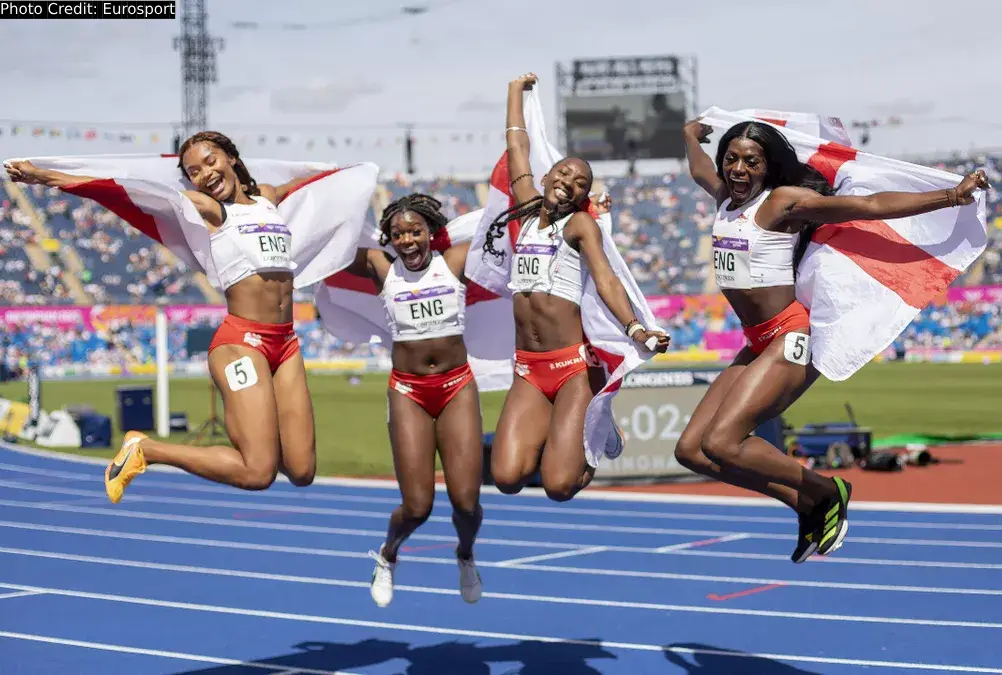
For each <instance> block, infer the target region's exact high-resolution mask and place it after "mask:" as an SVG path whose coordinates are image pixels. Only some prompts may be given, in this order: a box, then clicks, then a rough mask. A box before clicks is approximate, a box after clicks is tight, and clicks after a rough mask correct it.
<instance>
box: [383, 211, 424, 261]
mask: <svg viewBox="0 0 1002 675" xmlns="http://www.w3.org/2000/svg"><path fill="white" fill-rule="evenodd" d="M389 239H390V246H392V247H393V250H394V252H396V254H397V257H398V258H400V261H401V262H402V263H403V264H404V267H406V268H407V269H409V270H410V271H412V272H417V271H419V270H423V269H424V268H425V267H427V266H428V263H429V261H430V260H431V228H430V227H429V226H428V221H427V220H425V219H424V217H423V216H421V215H420V214H417V213H414V212H413V211H403V212H401V213H398V214H397V215H395V216H393V220H391V221H390V236H389Z"/></svg>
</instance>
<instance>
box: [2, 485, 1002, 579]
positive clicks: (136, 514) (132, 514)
mask: <svg viewBox="0 0 1002 675" xmlns="http://www.w3.org/2000/svg"><path fill="white" fill-rule="evenodd" d="M0 506H10V507H13V508H27V509H38V510H43V511H55V512H62V513H74V514H80V513H86V514H89V515H107V516H113V517H119V518H129V519H131V520H138V519H146V520H154V521H166V522H172V523H197V524H204V525H221V526H223V527H234V528H250V529H263V530H277V531H283V532H309V533H313V534H334V535H352V536H371V537H380V538H382V537H384V536H385V534H386V533H385V532H383V531H379V530H352V529H345V528H334V527H322V526H318V525H295V524H288V525H283V524H279V523H260V522H248V521H241V520H230V519H225V518H203V517H199V516H175V515H169V514H160V513H148V512H144V511H122V510H115V509H103V508H93V507H85V506H74V507H69V506H58V505H54V504H38V503H32V502H11V501H4V500H0ZM0 527H13V528H20V529H37V530H42V531H46V530H51V531H59V529H61V530H63V531H67V532H69V531H70V530H74V531H75V532H76V533H78V534H82V533H84V532H87V533H88V534H92V536H108V537H118V538H130V537H134V536H138V535H130V534H128V533H122V532H105V531H89V530H85V529H84V528H59V529H57V526H49V525H28V524H24V523H15V522H12V521H0ZM78 530H79V531H78ZM145 536H148V537H150V539H149V540H150V541H156V540H157V539H156V538H155V537H156V535H145ZM411 538H412V539H429V540H433V541H449V542H453V541H455V537H454V536H441V535H419V534H414V535H412V536H411ZM168 539H175V538H174V537H164V538H163V540H165V541H166V540H168ZM477 543H478V544H491V545H495V544H496V545H500V546H520V547H529V548H559V549H561V550H573V549H577V548H581V547H582V546H591V544H580V543H578V544H553V543H550V542H535V541H520V540H506V539H489V538H478V539H477ZM605 548H606V549H607V550H608V551H615V552H624V553H648V554H656V553H658V551H657V549H653V548H646V547H639V546H612V545H610V546H605ZM662 548H665V547H662ZM260 550H270V547H268V546H267V545H262V548H261V549H260ZM356 555H360V554H355V553H352V554H350V555H348V554H346V556H345V557H355V556H356ZM660 555H688V556H697V557H709V558H726V559H735V560H781V561H789V557H788V556H785V555H776V554H770V553H731V552H727V551H701V550H686V549H682V550H667V551H664V552H663V553H661V554H660ZM405 557H407V558H408V559H409V560H430V559H427V558H424V559H423V558H420V557H412V556H405ZM454 562H455V561H450V564H454ZM808 562H811V563H812V564H817V563H824V564H849V565H877V566H882V567H886V566H895V567H927V568H928V567H931V568H939V569H979V570H1002V564H997V563H965V562H940V561H934V560H928V561H927V560H894V559H880V558H847V557H835V558H809V559H808ZM478 564H482V563H478ZM562 569H569V570H575V569H576V568H562ZM552 571H556V570H552ZM624 574H632V573H629V572H624ZM643 574H644V573H636V575H643Z"/></svg>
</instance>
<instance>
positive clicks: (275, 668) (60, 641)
mask: <svg viewBox="0 0 1002 675" xmlns="http://www.w3.org/2000/svg"><path fill="white" fill-rule="evenodd" d="M0 638H7V639H10V640H26V641H28V642H43V643H46V644H50V645H62V646H64V647H81V648H83V649H96V650H99V651H103V652H118V653H120V654H140V655H142V656H156V657H159V658H163V659H177V660H179V661H194V662H196V663H214V664H216V665H219V666H241V667H244V668H256V669H258V670H270V671H272V675H283V674H285V675H292V674H293V673H302V674H303V675H356V674H355V673H348V672H345V671H342V670H317V669H315V668H298V667H294V668H292V669H291V670H290V669H289V668H290V667H289V666H284V665H280V664H274V665H271V664H267V663H261V662H260V661H241V660H240V659H224V658H220V657H218V656H203V655H201V654H186V653H184V652H168V651H164V650H162V649H143V648H141V647H126V646H124V645H110V644H105V643H103V642H87V641H84V640H67V639H65V638H57V637H49V636H47V635H32V634H29V633H12V632H10V631H0Z"/></svg>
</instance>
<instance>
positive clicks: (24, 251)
mask: <svg viewBox="0 0 1002 675" xmlns="http://www.w3.org/2000/svg"><path fill="white" fill-rule="evenodd" d="M929 164H930V165H931V166H935V167H937V168H942V169H945V170H948V171H952V172H955V173H967V172H970V171H971V170H973V169H974V168H975V167H984V168H985V169H986V171H987V172H988V174H989V179H990V180H991V181H992V183H993V184H999V183H1000V182H1002V158H999V157H994V156H977V157H965V158H960V157H954V158H947V159H943V160H940V161H935V162H930V163H929ZM595 188H596V190H606V191H608V192H609V193H610V195H611V197H612V200H613V205H614V206H613V208H614V210H613V216H614V225H613V236H614V239H615V241H616V244H617V246H618V247H619V249H620V251H621V252H622V253H623V256H624V258H625V259H626V260H627V262H628V263H629V265H630V267H631V269H632V271H633V274H634V276H635V277H636V279H637V281H638V283H639V284H640V287H641V289H642V290H643V291H644V292H645V293H646V294H648V295H683V294H684V295H691V294H700V293H707V292H709V293H712V292H714V291H715V289H714V287H713V281H712V274H710V269H709V265H708V264H707V262H708V253H709V250H710V246H709V235H710V230H711V227H712V222H713V212H714V205H713V203H712V200H711V199H710V198H709V197H708V196H707V195H706V194H704V193H703V192H702V190H700V189H699V188H698V187H697V186H696V185H695V183H694V182H693V181H692V179H691V178H690V177H689V176H688V174H686V173H683V174H668V175H657V176H615V177H604V178H602V177H600V178H599V179H598V180H597V181H596V186H595ZM414 191H420V192H425V193H428V194H432V195H434V196H435V197H437V198H438V199H439V200H440V201H442V203H443V205H444V210H445V213H446V215H447V216H448V217H449V218H455V217H457V216H459V215H462V214H464V213H468V212H469V211H471V210H474V209H477V208H480V206H482V204H483V200H484V198H485V197H486V194H487V186H486V183H484V182H483V181H480V182H477V181H470V180H457V179H452V178H437V179H433V180H412V179H410V178H408V177H405V176H397V177H390V178H389V179H387V180H385V181H384V182H383V183H382V185H381V190H380V191H379V193H377V199H376V200H375V201H374V210H373V218H374V217H375V215H376V214H377V213H378V212H379V210H380V209H381V207H382V206H384V205H385V204H386V203H387V202H388V201H390V200H392V199H396V198H398V197H400V196H403V195H405V194H408V193H410V192H414ZM23 194H24V195H25V196H26V197H27V198H28V200H29V203H30V205H32V206H33V207H34V210H35V212H36V213H37V214H38V215H39V216H40V218H39V220H40V222H42V223H43V224H44V228H46V229H47V230H48V234H47V235H46V236H47V237H50V238H51V241H50V242H48V243H49V244H50V245H49V246H48V247H46V249H47V250H46V251H42V248H41V247H39V246H38V245H37V244H38V228H37V227H35V228H34V229H33V227H32V225H31V222H32V221H31V218H30V217H29V215H28V214H26V213H25V212H24V211H23V210H22V209H21V207H20V206H19V204H18V203H15V200H13V199H12V198H11V197H10V196H9V195H8V194H7V193H6V192H4V191H2V190H0V271H2V276H0V305H7V306H10V305H26V304H67V303H72V302H74V298H73V297H72V293H71V292H70V290H68V287H69V286H72V285H73V283H70V282H79V284H78V285H79V287H80V288H82V290H83V292H84V293H85V294H86V296H87V299H88V302H90V303H92V304H152V303H154V302H155V301H156V300H157V298H158V297H160V296H163V295H167V296H169V297H170V298H171V301H172V302H173V303H176V304H203V303H206V302H210V303H211V302H217V301H218V297H217V298H215V299H213V298H212V297H210V296H209V291H211V289H208V290H207V289H206V284H205V283H204V278H202V279H199V276H200V275H197V274H195V273H193V272H192V271H191V270H189V269H186V268H185V266H184V265H183V264H182V263H180V262H179V261H178V260H177V259H176V258H174V257H173V255H172V254H170V252H169V251H167V250H166V249H164V248H163V247H162V246H160V245H159V244H156V243H155V242H152V241H150V240H149V239H147V238H146V237H144V236H143V235H141V234H139V233H138V232H136V231H135V230H133V229H132V228H130V227H129V226H128V225H127V224H125V223H124V222H123V221H121V220H120V219H119V218H118V217H117V216H115V215H114V214H111V213H109V212H107V211H105V210H104V209H102V208H100V207H99V206H97V205H96V204H94V203H92V202H88V201H85V200H81V199H79V198H77V197H74V196H72V195H67V194H65V193H62V192H59V191H57V190H50V189H46V188H43V187H40V186H31V187H30V188H27V189H25V190H24V191H23ZM380 195H382V196H381V197H380ZM376 202H378V204H377V203H376ZM21 204H23V202H21ZM377 207H378V208H377ZM988 214H989V229H990V240H989V248H988V251H986V253H985V254H984V255H983V256H982V258H981V260H979V262H978V264H976V265H975V266H973V267H972V269H971V270H969V272H968V273H967V274H966V275H965V276H964V277H962V278H961V279H959V280H958V281H957V284H958V285H961V284H963V285H984V286H987V285H998V284H1002V197H1000V195H999V193H998V192H997V191H996V190H994V189H992V190H991V191H990V194H989V203H988ZM53 247H55V249H59V250H60V251H61V252H62V253H60V255H56V254H55V253H53V252H52V251H53ZM65 252H72V254H73V255H75V256H77V258H78V259H79V261H80V265H79V269H78V271H76V272H72V273H71V272H68V271H67V267H66V266H65V265H64V264H62V261H63V260H66V259H68V258H67V256H66V255H64V253H65ZM71 267H72V266H71ZM67 275H71V276H72V277H73V278H68V276H67ZM311 297H312V294H311V293H310V291H309V290H308V289H305V290H303V291H300V292H297V300H303V301H309V300H310V298H311ZM667 323H668V325H667V326H666V327H667V328H668V329H669V330H670V331H671V333H672V336H673V341H672V342H673V348H674V349H679V350H684V349H689V348H693V347H701V346H703V344H704V334H705V332H706V331H707V330H712V331H731V330H736V329H738V328H739V324H738V322H737V319H736V317H734V315H733V314H732V313H730V312H727V313H726V314H724V315H723V316H720V315H714V316H711V315H710V314H708V313H707V312H705V311H692V310H687V311H684V312H682V313H680V314H679V315H678V316H676V317H674V318H672V319H671V320H670V321H668V322H667ZM296 329H297V332H298V333H299V335H300V339H301V341H302V345H303V352H304V354H305V356H306V358H308V359H329V358H333V357H337V356H343V355H345V354H347V353H349V352H350V351H352V350H353V349H354V350H355V353H362V354H368V353H370V347H369V346H367V345H366V346H363V347H362V348H360V350H361V351H358V350H357V349H355V348H352V347H351V346H348V345H344V344H341V343H340V342H339V341H338V340H335V339H334V338H332V337H331V336H329V335H327V333H326V332H325V331H324V330H323V327H322V326H321V325H320V324H319V323H318V322H316V321H313V322H308V323H301V324H298V325H297V327H296ZM184 337H185V332H184V329H183V328H180V327H176V328H175V329H174V330H173V331H172V333H171V336H170V343H171V352H172V354H173V355H175V356H176V357H178V358H182V359H183V358H186V357H187V354H186V353H185V349H184ZM5 342H6V343H7V346H8V350H7V354H6V357H7V359H8V360H9V359H10V358H11V357H12V356H16V357H19V356H25V355H27V354H29V353H30V354H32V356H33V357H35V358H36V359H38V360H40V361H41V362H43V363H66V362H83V361H89V362H91V363H121V362H132V363H148V362H152V359H153V352H152V349H153V347H152V345H153V334H152V326H151V325H146V324H134V323H121V324H118V325H113V326H109V327H108V329H106V330H103V331H99V332H89V331H86V330H84V328H83V327H78V329H77V330H70V331H57V330H54V329H50V328H46V327H44V326H34V325H32V326H27V327H21V328H19V329H17V330H14V331H9V332H8V333H7V334H6V336H5ZM900 343H901V344H903V345H907V346H910V347H957V348H971V347H974V346H985V345H992V344H1000V343H1002V317H1000V310H999V308H998V307H996V306H993V305H992V304H990V303H976V304H965V305H953V306H943V307H932V308H928V309H926V311H924V312H922V314H921V315H920V316H919V317H918V318H917V319H916V320H915V322H913V324H912V325H911V326H909V328H908V329H907V331H906V332H905V334H904V335H903V336H902V339H901V341H900Z"/></svg>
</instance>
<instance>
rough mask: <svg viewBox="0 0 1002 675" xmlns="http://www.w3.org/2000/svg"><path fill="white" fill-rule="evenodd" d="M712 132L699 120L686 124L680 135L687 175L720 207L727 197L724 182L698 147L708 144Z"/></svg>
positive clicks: (711, 162)
mask: <svg viewBox="0 0 1002 675" xmlns="http://www.w3.org/2000/svg"><path fill="white" fill-rule="evenodd" d="M712 131H713V128H712V127H710V126H707V125H706V124H703V123H702V122H700V121H699V120H693V121H691V122H688V123H686V125H685V127H683V129H682V134H683V136H685V156H686V157H687V158H688V160H689V175H690V176H692V179H693V180H694V181H696V184H697V185H698V186H699V187H701V188H703V189H704V190H706V191H707V192H708V193H709V195H710V196H711V197H713V198H714V199H716V200H717V206H720V204H722V203H723V201H724V199H725V198H726V197H727V195H726V189H725V186H724V181H722V180H720V176H718V175H717V167H716V166H715V165H714V164H713V159H712V158H711V157H710V156H709V155H708V154H706V151H705V150H703V148H701V147H700V145H701V144H703V143H709V142H710V141H709V136H710V133H711V132H712Z"/></svg>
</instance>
